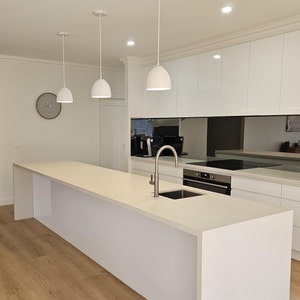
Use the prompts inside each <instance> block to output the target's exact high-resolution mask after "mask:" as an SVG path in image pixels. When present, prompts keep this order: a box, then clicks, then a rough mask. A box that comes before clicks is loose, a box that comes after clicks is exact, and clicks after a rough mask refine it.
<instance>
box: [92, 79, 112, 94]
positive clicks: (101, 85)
mask: <svg viewBox="0 0 300 300" xmlns="http://www.w3.org/2000/svg"><path fill="white" fill-rule="evenodd" d="M91 97H92V98H111V90H110V86H109V84H108V82H107V81H106V80H105V79H103V78H100V79H98V80H97V81H95V83H94V84H93V87H92V92H91Z"/></svg>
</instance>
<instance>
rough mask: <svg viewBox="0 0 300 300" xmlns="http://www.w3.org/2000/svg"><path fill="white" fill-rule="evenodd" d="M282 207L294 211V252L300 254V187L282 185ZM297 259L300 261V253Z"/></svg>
mask: <svg viewBox="0 0 300 300" xmlns="http://www.w3.org/2000/svg"><path fill="white" fill-rule="evenodd" d="M281 206H282V207H285V208H289V209H292V210H293V211H294V221H293V223H294V228H293V250H294V251H299V252H300V187H295V186H290V185H282V200H281ZM294 255H295V254H294ZM295 258H296V259H298V260H299V259H300V253H299V254H298V257H295Z"/></svg>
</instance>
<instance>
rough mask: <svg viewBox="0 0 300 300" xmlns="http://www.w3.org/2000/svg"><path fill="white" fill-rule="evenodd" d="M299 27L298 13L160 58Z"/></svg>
mask: <svg viewBox="0 0 300 300" xmlns="http://www.w3.org/2000/svg"><path fill="white" fill-rule="evenodd" d="M299 29H300V15H297V16H293V17H290V18H286V19H281V20H278V21H275V22H271V23H267V24H263V25H259V26H255V27H251V28H248V29H245V30H241V31H237V32H234V33H230V34H227V35H222V36H219V37H215V38H212V39H209V40H205V41H201V42H198V43H194V44H190V45H187V46H184V47H180V48H177V49H173V50H168V51H164V52H161V53H160V60H161V61H168V60H174V59H178V58H182V57H186V56H191V55H196V54H200V53H205V52H209V51H213V50H216V49H221V48H224V47H228V46H232V45H236V44H241V43H245V42H250V41H253V40H258V39H262V38H266V37H270V36H274V35H279V34H283V33H287V32H291V31H295V30H299ZM155 62H156V56H155V55H152V56H149V57H146V58H144V65H150V64H151V65H152V64H154V63H155Z"/></svg>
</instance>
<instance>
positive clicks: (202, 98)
mask: <svg viewBox="0 0 300 300" xmlns="http://www.w3.org/2000/svg"><path fill="white" fill-rule="evenodd" d="M215 55H219V56H218V57H215V58H214V56H215ZM221 58H222V50H216V51H212V52H208V53H203V54H200V55H199V65H198V69H199V70H198V116H219V115H220V114H221V110H220V96H221V67H222V59H221Z"/></svg>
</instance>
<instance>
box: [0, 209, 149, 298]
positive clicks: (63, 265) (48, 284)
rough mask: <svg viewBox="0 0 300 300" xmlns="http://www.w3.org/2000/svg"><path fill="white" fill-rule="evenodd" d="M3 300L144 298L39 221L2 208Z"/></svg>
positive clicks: (0, 269)
mask: <svg viewBox="0 0 300 300" xmlns="http://www.w3.org/2000/svg"><path fill="white" fill-rule="evenodd" d="M0 299H1V300H15V299H18V300H20V299H24V300H41V299H43V300H48V299H52V300H53V299H59V300H65V299H66V300H70V299H72V300H77V299H78V300H82V299H85V300H88V299H97V300H102V299H103V300H106V299H108V300H113V299H114V300H117V299H120V300H123V299H133V300H134V299H144V298H143V297H142V296H140V295H139V294H137V293H136V292H135V291H133V290H132V289H130V288H129V287H128V286H126V285H125V284H124V283H122V282H121V281H120V280H118V279H117V278H116V277H114V276H113V275H112V274H110V273H109V272H107V271H106V270H105V269H103V268H102V267H101V266H99V265H98V264H96V263H95V262H94V261H92V260H91V259H89V258H88V257H87V256H86V255H84V254H83V253H81V252H80V251H79V250H77V249H76V248H75V247H73V246H72V245H70V244H69V243H68V242H66V241H65V240H63V239H62V238H60V237H59V236H58V235H56V234H55V233H53V232H52V231H51V230H49V229H48V228H46V227H45V226H43V225H42V224H40V223H39V222H38V221H36V220H35V219H26V220H21V221H14V219H13V205H7V206H1V207H0Z"/></svg>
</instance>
